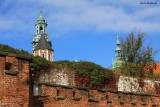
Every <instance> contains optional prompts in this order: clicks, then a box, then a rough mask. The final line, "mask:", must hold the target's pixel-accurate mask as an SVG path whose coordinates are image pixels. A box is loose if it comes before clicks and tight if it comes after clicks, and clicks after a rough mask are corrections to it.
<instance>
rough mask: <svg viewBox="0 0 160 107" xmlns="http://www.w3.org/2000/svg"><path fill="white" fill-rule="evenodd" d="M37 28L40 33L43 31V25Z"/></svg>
mask: <svg viewBox="0 0 160 107" xmlns="http://www.w3.org/2000/svg"><path fill="white" fill-rule="evenodd" d="M39 30H40V34H42V33H43V27H42V26H41V27H40V28H39Z"/></svg>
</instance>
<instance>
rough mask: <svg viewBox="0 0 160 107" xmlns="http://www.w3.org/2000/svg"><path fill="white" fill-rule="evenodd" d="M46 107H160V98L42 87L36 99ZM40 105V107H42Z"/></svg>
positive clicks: (54, 86)
mask: <svg viewBox="0 0 160 107" xmlns="http://www.w3.org/2000/svg"><path fill="white" fill-rule="evenodd" d="M36 99H38V100H39V101H40V102H41V106H42V105H43V106H44V107H122V106H123V107H159V106H160V96H158V95H151V94H136V93H124V92H119V91H109V90H108V91H107V90H89V89H82V88H74V87H66V86H58V85H48V84H42V85H41V96H39V97H36ZM41 106H40V105H39V107H41Z"/></svg>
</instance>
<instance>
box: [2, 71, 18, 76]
mask: <svg viewBox="0 0 160 107" xmlns="http://www.w3.org/2000/svg"><path fill="white" fill-rule="evenodd" d="M4 72H5V74H7V75H13V76H17V75H18V74H19V72H18V71H14V70H4Z"/></svg>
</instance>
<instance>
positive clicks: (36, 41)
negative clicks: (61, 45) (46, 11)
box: [32, 8, 53, 61]
mask: <svg viewBox="0 0 160 107" xmlns="http://www.w3.org/2000/svg"><path fill="white" fill-rule="evenodd" d="M35 27H36V34H35V35H34V37H33V41H32V47H33V55H34V56H41V57H43V58H45V59H47V60H48V61H53V49H52V42H51V40H50V38H49V35H48V34H47V33H46V28H47V22H46V21H45V19H44V18H43V15H42V8H41V10H40V16H39V18H38V20H37V22H36V24H35Z"/></svg>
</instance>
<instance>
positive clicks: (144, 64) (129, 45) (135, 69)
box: [121, 31, 156, 77]
mask: <svg viewBox="0 0 160 107" xmlns="http://www.w3.org/2000/svg"><path fill="white" fill-rule="evenodd" d="M144 37H145V33H139V32H138V33H137V32H136V31H133V32H131V33H129V34H128V35H127V36H126V38H122V40H121V45H122V50H123V53H122V56H123V59H124V61H125V64H124V66H123V67H122V69H123V72H124V73H125V74H126V75H129V76H139V77H146V76H147V77H148V76H151V75H153V69H154V68H155V61H154V55H155V53H156V51H154V50H153V49H152V48H151V47H150V46H149V45H148V46H144Z"/></svg>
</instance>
